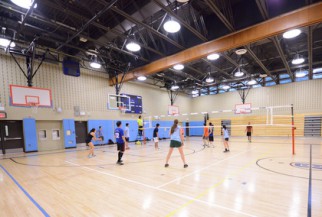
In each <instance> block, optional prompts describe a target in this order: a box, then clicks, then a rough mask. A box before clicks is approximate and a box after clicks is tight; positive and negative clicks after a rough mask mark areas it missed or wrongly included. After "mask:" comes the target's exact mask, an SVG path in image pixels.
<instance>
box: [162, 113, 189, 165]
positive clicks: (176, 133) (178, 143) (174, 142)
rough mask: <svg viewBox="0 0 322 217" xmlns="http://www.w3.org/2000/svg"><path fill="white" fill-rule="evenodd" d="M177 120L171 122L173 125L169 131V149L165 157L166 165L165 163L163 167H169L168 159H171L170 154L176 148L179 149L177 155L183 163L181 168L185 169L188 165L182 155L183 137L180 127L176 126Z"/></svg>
mask: <svg viewBox="0 0 322 217" xmlns="http://www.w3.org/2000/svg"><path fill="white" fill-rule="evenodd" d="M178 123H179V122H178V120H177V119H175V120H174V122H173V125H172V127H171V130H170V139H171V141H170V149H169V153H168V155H167V158H166V163H165V165H164V166H165V167H169V159H170V157H171V154H172V152H173V149H174V148H178V149H179V153H180V156H181V159H182V161H183V167H184V168H187V167H188V164H186V159H185V157H184V153H183V145H184V144H183V141H184V136H183V131H182V129H181V127H180V126H179V125H178Z"/></svg>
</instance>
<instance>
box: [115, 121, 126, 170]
mask: <svg viewBox="0 0 322 217" xmlns="http://www.w3.org/2000/svg"><path fill="white" fill-rule="evenodd" d="M116 126H117V128H116V129H115V130H114V136H115V139H116V144H117V150H118V151H119V152H118V160H117V162H116V163H117V164H119V165H123V161H122V157H123V153H124V151H125V146H126V143H127V142H126V139H125V136H124V131H123V129H122V122H121V121H118V122H116Z"/></svg>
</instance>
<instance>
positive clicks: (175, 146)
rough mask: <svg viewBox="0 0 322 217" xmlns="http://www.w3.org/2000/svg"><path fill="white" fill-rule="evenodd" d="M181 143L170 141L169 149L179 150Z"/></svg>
mask: <svg viewBox="0 0 322 217" xmlns="http://www.w3.org/2000/svg"><path fill="white" fill-rule="evenodd" d="M181 145H182V144H181V142H179V141H176V140H171V141H170V147H171V148H180V147H181Z"/></svg>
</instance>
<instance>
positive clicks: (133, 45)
mask: <svg viewBox="0 0 322 217" xmlns="http://www.w3.org/2000/svg"><path fill="white" fill-rule="evenodd" d="M126 49H128V50H129V51H132V52H137V51H139V50H141V46H140V45H139V44H138V43H136V42H134V41H131V42H129V43H127V44H126Z"/></svg>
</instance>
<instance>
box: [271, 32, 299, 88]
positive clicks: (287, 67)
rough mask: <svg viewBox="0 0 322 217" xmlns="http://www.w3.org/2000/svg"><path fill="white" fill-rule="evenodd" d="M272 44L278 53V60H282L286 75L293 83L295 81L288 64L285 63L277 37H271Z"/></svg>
mask: <svg viewBox="0 0 322 217" xmlns="http://www.w3.org/2000/svg"><path fill="white" fill-rule="evenodd" d="M273 43H274V45H275V47H276V49H277V51H278V54H279V56H280V58H281V59H282V62H283V64H284V66H285V69H286V72H287V74H288V75H289V76H290V78H291V80H292V82H294V81H295V78H294V74H293V73H292V71H291V68H290V65H289V64H288V62H287V60H286V58H285V55H284V51H283V49H282V47H281V44H280V41H279V40H278V38H277V36H274V37H273Z"/></svg>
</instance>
